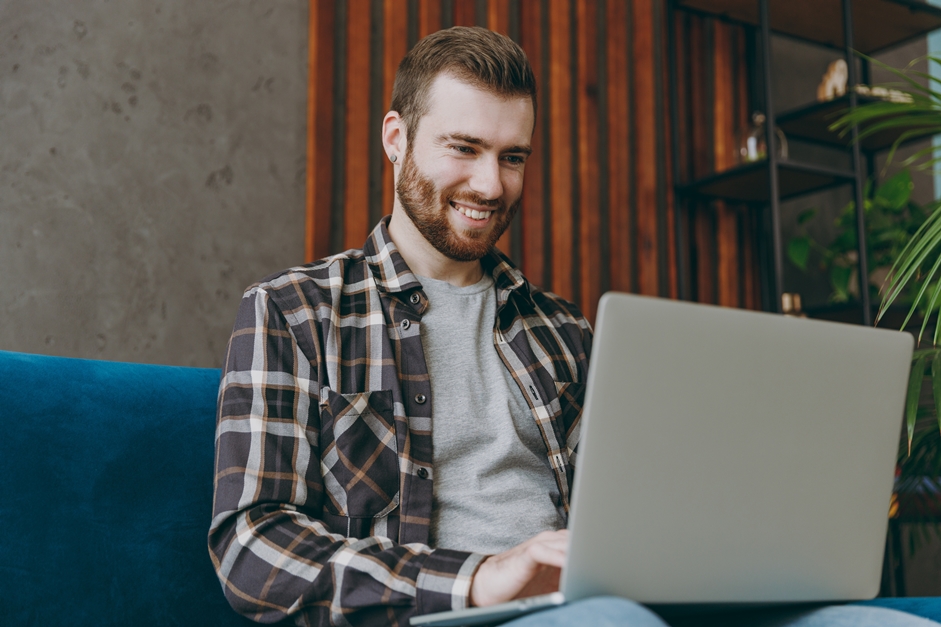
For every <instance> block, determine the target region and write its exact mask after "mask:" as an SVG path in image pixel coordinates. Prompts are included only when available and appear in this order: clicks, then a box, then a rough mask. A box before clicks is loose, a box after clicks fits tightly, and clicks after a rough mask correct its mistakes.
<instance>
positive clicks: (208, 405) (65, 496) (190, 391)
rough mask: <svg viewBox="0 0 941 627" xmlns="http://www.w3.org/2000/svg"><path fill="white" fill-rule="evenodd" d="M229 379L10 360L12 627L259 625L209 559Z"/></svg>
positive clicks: (1, 361) (135, 367)
mask: <svg viewBox="0 0 941 627" xmlns="http://www.w3.org/2000/svg"><path fill="white" fill-rule="evenodd" d="M219 376H220V373H219V371H218V370H213V369H201V368H182V367H172V366H151V365H142V364H129V363H116V362H104V361H93V360H83V359H68V358H61V357H47V356H40V355H26V354H22V353H10V352H3V351H0V430H2V435H0V477H2V480H0V530H2V531H0V616H2V617H3V618H2V620H0V622H2V623H3V624H4V625H53V624H60V623H62V624H68V625H76V626H79V625H88V626H95V627H103V626H106V625H122V626H124V625H163V626H168V625H226V626H227V625H247V624H254V623H250V622H249V621H247V620H246V619H244V618H242V617H240V616H238V615H237V614H235V612H234V611H233V610H232V609H231V608H229V606H228V604H227V603H226V601H225V599H224V596H223V594H222V589H221V587H220V584H219V581H218V579H217V578H216V576H215V573H214V572H213V568H212V563H211V562H210V558H209V553H208V550H207V548H206V533H207V531H208V527H209V520H210V516H211V510H212V472H213V434H214V428H215V409H216V395H217V390H218V385H219Z"/></svg>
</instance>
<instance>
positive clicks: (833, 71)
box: [817, 59, 849, 102]
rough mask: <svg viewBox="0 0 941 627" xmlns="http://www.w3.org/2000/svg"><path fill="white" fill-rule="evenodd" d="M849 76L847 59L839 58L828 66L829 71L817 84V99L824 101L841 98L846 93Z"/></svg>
mask: <svg viewBox="0 0 941 627" xmlns="http://www.w3.org/2000/svg"><path fill="white" fill-rule="evenodd" d="M848 76H849V72H848V71H847V67H846V61H844V60H843V59H837V60H836V61H834V62H833V63H831V64H830V65H829V66H827V73H826V74H824V75H823V80H821V81H820V85H818V86H817V100H818V101H820V102H824V101H827V100H833V99H834V98H839V97H840V96H842V95H843V94H845V93H846V79H847V77H848Z"/></svg>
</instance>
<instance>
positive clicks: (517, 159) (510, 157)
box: [504, 155, 526, 165]
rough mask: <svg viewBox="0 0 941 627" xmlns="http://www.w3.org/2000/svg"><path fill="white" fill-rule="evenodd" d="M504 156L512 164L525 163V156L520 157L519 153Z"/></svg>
mask: <svg viewBox="0 0 941 627" xmlns="http://www.w3.org/2000/svg"><path fill="white" fill-rule="evenodd" d="M504 158H505V159H506V160H507V161H509V162H510V163H512V164H513V165H523V164H524V163H526V157H521V156H519V155H507V156H506V157H504Z"/></svg>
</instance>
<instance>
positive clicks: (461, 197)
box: [445, 192, 506, 210]
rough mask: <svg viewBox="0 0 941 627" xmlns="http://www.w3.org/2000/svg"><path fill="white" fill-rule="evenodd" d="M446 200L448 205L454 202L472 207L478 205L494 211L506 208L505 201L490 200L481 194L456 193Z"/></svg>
mask: <svg viewBox="0 0 941 627" xmlns="http://www.w3.org/2000/svg"><path fill="white" fill-rule="evenodd" d="M445 200H446V201H447V202H448V203H450V202H453V201H456V202H465V203H468V204H471V205H477V206H478V207H490V208H492V209H494V210H502V209H505V208H506V207H505V205H504V204H503V201H501V200H499V199H497V198H493V199H490V200H488V199H486V198H484V197H483V196H481V195H479V194H475V193H474V192H455V193H453V194H449V195H448V197H447V198H446V199H445Z"/></svg>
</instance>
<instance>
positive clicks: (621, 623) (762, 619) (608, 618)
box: [504, 597, 939, 627]
mask: <svg viewBox="0 0 941 627" xmlns="http://www.w3.org/2000/svg"><path fill="white" fill-rule="evenodd" d="M938 624H939V623H936V622H934V621H932V620H928V619H926V618H921V617H919V616H913V615H912V614H906V613H904V612H899V611H897V610H892V609H888V608H884V607H867V606H861V605H829V606H824V607H819V606H818V607H814V608H807V607H803V608H794V607H787V608H774V609H764V610H748V611H740V612H729V613H723V614H704V615H702V616H699V617H690V616H684V617H682V618H677V619H670V622H669V623H667V622H665V621H664V620H663V619H662V618H660V617H659V616H658V615H656V614H654V613H653V612H651V611H650V610H648V609H647V608H645V607H644V606H643V605H640V604H638V603H634V602H633V601H627V600H625V599H619V598H617V597H595V598H592V599H585V600H583V601H577V602H575V603H570V604H568V605H564V606H562V607H559V608H554V609H551V610H545V611H542V612H537V613H535V614H529V615H528V616H524V617H522V618H518V619H516V620H514V621H510V622H509V623H504V627H670V625H673V626H682V627H687V626H688V627H692V626H694V625H695V626H696V627H699V626H702V627H719V626H720V625H721V626H722V627H937V625H938Z"/></svg>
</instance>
